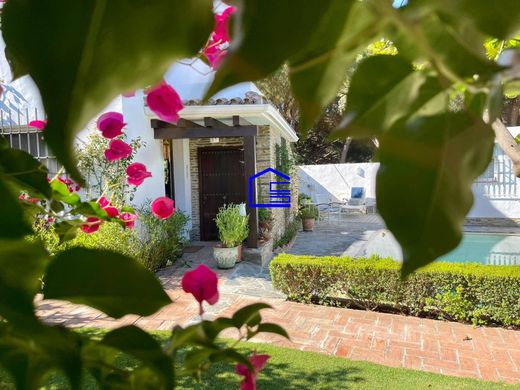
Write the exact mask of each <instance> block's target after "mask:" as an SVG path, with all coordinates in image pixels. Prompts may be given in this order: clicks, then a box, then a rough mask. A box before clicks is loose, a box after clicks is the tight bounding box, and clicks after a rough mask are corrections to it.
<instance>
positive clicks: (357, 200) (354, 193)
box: [341, 187, 367, 214]
mask: <svg viewBox="0 0 520 390" xmlns="http://www.w3.org/2000/svg"><path fill="white" fill-rule="evenodd" d="M365 195H366V192H365V187H352V188H351V191H350V198H349V199H345V200H344V203H343V204H342V205H341V211H342V212H344V213H350V212H351V211H360V212H362V213H363V214H366V213H367V204H366V198H365Z"/></svg>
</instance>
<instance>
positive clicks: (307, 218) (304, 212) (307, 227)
mask: <svg viewBox="0 0 520 390" xmlns="http://www.w3.org/2000/svg"><path fill="white" fill-rule="evenodd" d="M298 215H299V216H300V218H301V219H302V226H303V231H304V232H312V231H313V230H314V221H315V220H316V218H318V207H316V205H315V204H313V203H306V204H304V205H302V206H301V207H300V211H299V213H298Z"/></svg>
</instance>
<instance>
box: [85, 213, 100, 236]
mask: <svg viewBox="0 0 520 390" xmlns="http://www.w3.org/2000/svg"><path fill="white" fill-rule="evenodd" d="M102 223H103V221H102V220H101V219H99V218H96V217H88V218H87V221H86V223H85V224H84V225H81V231H82V232H83V233H87V234H90V233H94V232H97V231H98V229H99V227H100V226H101V224H102Z"/></svg>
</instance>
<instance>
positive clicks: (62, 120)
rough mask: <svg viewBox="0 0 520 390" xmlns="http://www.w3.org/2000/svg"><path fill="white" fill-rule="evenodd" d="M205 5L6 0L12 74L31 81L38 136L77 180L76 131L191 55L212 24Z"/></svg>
mask: <svg viewBox="0 0 520 390" xmlns="http://www.w3.org/2000/svg"><path fill="white" fill-rule="evenodd" d="M211 4H212V3H211V2H208V1H206V0H192V1H176V2H172V1H170V0H155V1H144V2H143V1H137V0H132V1H128V0H110V1H107V0H85V1H68V0H55V1H40V0H14V1H11V2H9V3H6V5H5V7H4V8H3V10H2V14H3V15H2V33H3V36H4V39H5V42H6V46H7V54H8V55H9V59H10V61H11V64H13V67H14V69H13V70H14V73H15V74H16V75H17V76H21V75H22V74H25V73H28V74H30V75H31V77H32V78H33V79H34V81H35V82H36V84H37V86H38V88H39V90H40V93H41V96H42V100H43V104H44V106H45V112H46V113H47V116H48V124H47V127H46V128H45V140H46V142H47V144H48V145H49V146H50V148H51V149H52V150H53V152H54V153H55V155H56V157H57V158H58V160H59V161H60V162H61V163H63V165H64V166H65V169H66V170H67V172H68V173H69V174H71V175H72V177H73V178H74V180H75V181H77V182H79V183H80V184H81V183H82V180H81V177H80V173H79V171H78V169H77V167H76V164H75V161H74V160H75V159H74V155H73V151H72V144H73V141H74V136H75V134H76V133H77V132H78V131H80V130H81V129H82V128H83V127H85V126H86V125H87V123H88V121H90V120H92V119H93V117H94V116H95V115H97V114H98V113H99V112H100V111H101V110H102V109H103V108H104V107H106V106H107V105H108V103H109V102H110V101H111V100H112V99H113V98H114V97H116V96H117V95H119V94H120V93H121V92H124V91H129V90H133V89H136V88H143V87H146V86H148V85H150V84H155V83H157V82H158V81H160V79H161V77H162V76H163V74H164V73H165V72H166V71H167V69H168V67H169V66H170V65H171V64H172V63H173V62H174V61H175V60H177V59H180V58H186V57H190V56H193V55H195V54H197V52H198V51H199V50H200V49H201V48H202V46H203V45H204V43H205V42H206V40H207V39H208V37H209V34H210V32H211V29H212V27H213V23H214V22H213V16H212V13H211ZM34 37H38V39H34ZM42 58H45V59H46V60H45V61H42ZM20 65H22V66H23V68H21V67H20Z"/></svg>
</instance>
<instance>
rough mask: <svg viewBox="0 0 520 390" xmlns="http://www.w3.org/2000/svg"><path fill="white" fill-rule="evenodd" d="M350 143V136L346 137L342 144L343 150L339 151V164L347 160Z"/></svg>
mask: <svg viewBox="0 0 520 390" xmlns="http://www.w3.org/2000/svg"><path fill="white" fill-rule="evenodd" d="M351 143H352V137H347V139H346V140H345V143H344V144H343V150H342V151H341V158H340V160H339V162H340V164H343V163H345V162H347V155H348V150H349V148H350V144H351Z"/></svg>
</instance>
